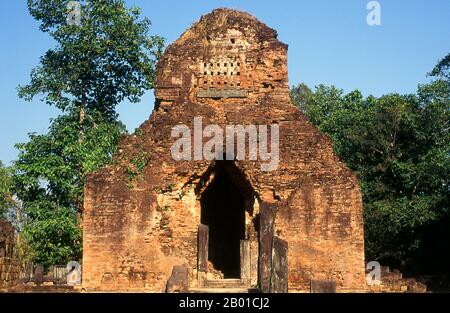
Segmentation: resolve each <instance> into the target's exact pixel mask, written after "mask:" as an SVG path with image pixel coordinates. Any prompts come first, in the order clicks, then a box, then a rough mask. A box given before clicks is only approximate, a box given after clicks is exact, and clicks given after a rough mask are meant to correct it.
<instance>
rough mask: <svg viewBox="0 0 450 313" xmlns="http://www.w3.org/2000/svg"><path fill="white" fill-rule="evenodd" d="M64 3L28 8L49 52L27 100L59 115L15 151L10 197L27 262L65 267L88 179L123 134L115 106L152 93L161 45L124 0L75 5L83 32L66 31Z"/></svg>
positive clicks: (37, 1)
mask: <svg viewBox="0 0 450 313" xmlns="http://www.w3.org/2000/svg"><path fill="white" fill-rule="evenodd" d="M68 2H69V1H63V0H29V1H28V9H29V11H30V14H31V15H32V16H33V17H34V18H35V19H36V20H38V21H39V22H40V29H41V30H42V31H44V32H47V33H48V34H49V35H50V36H51V37H52V38H53V39H54V40H55V47H54V48H52V49H50V50H48V51H47V52H46V53H45V55H43V56H42V57H41V60H40V64H39V66H37V67H36V68H34V69H33V70H32V72H31V80H30V82H29V83H28V84H27V85H25V86H20V87H19V88H18V93H19V96H20V97H22V98H24V99H25V100H32V99H33V98H35V97H36V96H39V97H41V99H42V100H43V101H45V102H46V103H47V104H48V105H51V106H55V107H57V108H58V109H60V110H61V112H62V113H61V115H60V116H58V117H57V118H55V119H54V120H52V121H51V126H50V128H49V132H48V133H47V134H44V135H37V134H34V133H32V134H30V135H29V137H30V140H29V142H27V143H21V144H17V145H16V147H17V148H18V149H19V157H18V159H17V160H16V161H15V164H14V165H15V173H14V183H15V192H16V194H17V196H18V198H19V199H20V200H21V202H22V204H23V209H24V211H25V212H26V216H27V222H26V224H25V226H24V228H23V231H22V234H21V235H22V237H23V238H24V240H26V242H27V244H28V245H29V247H30V248H31V250H33V253H30V255H33V261H35V262H37V263H42V264H44V265H51V264H65V263H66V262H67V261H69V260H71V259H74V260H78V259H79V258H80V257H81V229H80V221H81V219H82V213H83V186H84V182H85V178H86V175H87V174H89V173H91V172H92V171H95V170H96V169H98V168H99V167H101V166H103V165H105V164H107V163H109V162H110V161H111V156H112V154H113V152H114V151H115V149H116V146H117V144H118V141H119V139H120V137H121V136H122V135H123V134H125V133H126V130H125V127H124V126H123V124H122V123H120V122H119V121H118V119H117V113H116V106H117V105H118V104H119V103H121V102H122V101H123V100H125V99H127V100H129V101H131V102H138V101H139V100H140V97H141V96H142V95H143V94H144V92H145V91H146V90H149V89H151V88H153V86H154V78H155V66H156V62H157V59H158V57H159V56H160V54H161V53H162V48H163V44H164V43H163V39H162V38H161V37H158V36H150V35H149V30H150V21H149V20H148V19H146V18H140V10H139V9H138V8H131V9H128V8H126V7H125V3H124V1H122V0H97V1H84V2H81V24H80V25H68V24H67V23H66V19H67V3H68Z"/></svg>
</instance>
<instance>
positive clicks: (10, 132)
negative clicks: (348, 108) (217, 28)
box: [0, 0, 450, 163]
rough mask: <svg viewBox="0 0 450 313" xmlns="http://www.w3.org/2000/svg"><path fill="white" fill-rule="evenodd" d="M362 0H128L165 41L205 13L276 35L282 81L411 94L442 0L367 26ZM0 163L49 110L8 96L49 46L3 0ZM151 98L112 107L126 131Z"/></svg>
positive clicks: (431, 51) (447, 18)
mask: <svg viewBox="0 0 450 313" xmlns="http://www.w3.org/2000/svg"><path fill="white" fill-rule="evenodd" d="M368 2H369V1H368V0H336V1H331V0H328V1H327V0H308V1H305V0H303V1H283V0H277V1H274V0H252V1H233V0H228V1H219V0H197V1H180V0H178V1H174V0H157V1H156V0H128V1H127V3H128V4H129V5H137V6H140V7H141V8H142V9H143V15H144V16H147V17H149V18H150V19H151V21H152V23H153V28H152V31H153V32H154V33H156V34H158V35H161V36H163V37H165V38H166V39H167V42H168V43H170V42H172V41H174V40H176V39H177V38H178V37H179V35H180V34H181V33H182V32H183V31H184V30H185V29H187V28H188V27H189V26H190V25H191V24H192V23H193V22H194V21H197V20H198V19H199V17H200V16H201V15H202V14H205V13H208V12H210V11H211V10H212V9H214V8H218V7H229V8H235V9H240V10H245V11H248V12H250V13H252V14H253V15H255V16H256V17H257V18H259V19H260V20H261V21H263V22H265V23H266V24H267V25H269V26H270V27H272V28H275V29H277V30H278V33H279V38H280V40H281V41H283V42H285V43H287V44H288V45H289V79H290V84H291V85H292V84H297V83H299V82H305V83H306V84H307V85H309V86H314V85H317V84H320V83H324V84H334V85H336V86H337V87H340V88H343V89H344V90H345V91H350V90H353V89H359V90H361V91H362V92H363V94H364V95H365V96H367V95H369V94H373V95H376V96H380V95H382V94H385V93H389V92H400V93H410V92H414V91H415V90H416V87H417V85H418V84H419V83H423V82H426V81H427V78H426V76H425V74H426V73H427V72H429V71H430V70H431V69H432V67H433V66H434V65H435V64H436V63H437V61H438V60H439V59H441V58H442V57H444V56H445V55H446V54H447V53H448V52H450V0H427V1H425V0H423V1H420V0H380V1H379V2H380V4H381V16H382V20H381V22H382V25H381V26H368V25H367V23H366V16H367V13H368V11H367V9H366V5H367V3H368ZM0 29H1V30H0V32H1V36H0V42H1V49H0V73H1V74H0V95H1V98H0V106H1V111H0V112H1V115H0V134H1V135H0V160H2V161H3V162H4V163H9V162H10V161H12V160H13V159H15V158H16V156H17V151H16V150H15V149H14V147H13V146H14V144H15V143H17V142H25V141H27V139H28V137H27V134H28V133H29V132H37V133H45V132H46V131H47V127H48V125H49V119H50V118H51V117H54V116H55V115H57V114H58V111H57V110H56V109H54V108H49V107H48V106H47V105H46V104H45V103H43V102H40V101H38V100H36V101H33V102H31V103H29V102H25V101H23V100H21V99H19V98H18V97H17V92H16V86H17V85H18V84H25V83H27V82H28V80H29V73H30V71H31V69H32V68H33V67H35V66H36V65H37V64H38V62H39V57H40V56H41V55H43V54H44V52H45V51H46V50H47V49H48V48H50V47H52V45H53V42H52V40H51V38H49V36H48V35H47V34H44V33H41V32H40V31H39V29H38V24H37V23H36V22H35V21H34V20H33V19H32V18H31V16H29V14H28V11H27V8H26V0H20V1H19V0H14V1H2V7H1V10H0ZM153 99H154V98H153V92H152V91H150V92H148V93H147V94H146V95H145V96H144V97H143V99H142V101H141V103H138V104H129V103H123V104H121V105H120V106H119V108H118V110H119V114H120V118H121V120H122V121H123V122H124V123H125V124H126V125H127V128H128V130H130V131H133V130H134V129H135V128H136V127H137V126H139V125H140V124H141V123H142V122H144V121H145V120H146V119H147V118H148V116H149V115H150V113H151V111H152V109H153Z"/></svg>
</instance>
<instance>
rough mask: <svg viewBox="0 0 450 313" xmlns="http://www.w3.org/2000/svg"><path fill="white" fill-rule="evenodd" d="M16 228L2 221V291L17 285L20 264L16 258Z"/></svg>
mask: <svg viewBox="0 0 450 313" xmlns="http://www.w3.org/2000/svg"><path fill="white" fill-rule="evenodd" d="M13 248H14V228H13V227H12V225H11V223H9V222H8V221H6V220H0V290H3V289H6V288H9V287H11V286H14V285H15V284H17V282H18V280H19V276H20V264H19V261H18V260H17V259H16V258H15V257H14V251H13Z"/></svg>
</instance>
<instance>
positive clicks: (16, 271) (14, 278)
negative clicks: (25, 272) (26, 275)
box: [0, 258, 20, 289]
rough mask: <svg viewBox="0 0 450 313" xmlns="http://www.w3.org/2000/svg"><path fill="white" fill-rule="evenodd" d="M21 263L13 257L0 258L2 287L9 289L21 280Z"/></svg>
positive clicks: (0, 282)
mask: <svg viewBox="0 0 450 313" xmlns="http://www.w3.org/2000/svg"><path fill="white" fill-rule="evenodd" d="M19 279H20V263H19V261H18V260H15V259H11V258H0V289H7V288H10V287H12V286H14V285H16V284H17V283H18V282H19Z"/></svg>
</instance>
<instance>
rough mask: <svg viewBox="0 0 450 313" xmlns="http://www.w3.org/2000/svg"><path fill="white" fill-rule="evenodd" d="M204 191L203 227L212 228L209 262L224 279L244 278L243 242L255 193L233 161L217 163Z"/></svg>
mask: <svg viewBox="0 0 450 313" xmlns="http://www.w3.org/2000/svg"><path fill="white" fill-rule="evenodd" d="M211 174H212V176H211V177H212V179H211V180H210V182H209V183H208V184H207V186H206V188H205V189H204V190H203V192H202V194H201V198H200V202H201V223H202V224H203V225H207V226H208V228H209V241H208V261H209V262H211V263H212V265H213V266H214V268H215V269H216V270H218V271H220V272H222V273H223V275H224V278H240V274H241V273H240V271H241V257H240V242H241V240H244V239H247V238H248V234H246V214H245V212H246V211H248V212H249V213H250V214H252V210H253V202H254V193H253V189H252V188H251V186H250V184H249V183H248V181H247V180H246V179H245V177H244V175H243V173H242V172H241V171H240V170H239V169H238V168H237V167H236V166H235V164H234V162H232V161H216V162H214V164H213V166H212V168H211Z"/></svg>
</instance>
